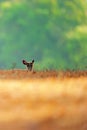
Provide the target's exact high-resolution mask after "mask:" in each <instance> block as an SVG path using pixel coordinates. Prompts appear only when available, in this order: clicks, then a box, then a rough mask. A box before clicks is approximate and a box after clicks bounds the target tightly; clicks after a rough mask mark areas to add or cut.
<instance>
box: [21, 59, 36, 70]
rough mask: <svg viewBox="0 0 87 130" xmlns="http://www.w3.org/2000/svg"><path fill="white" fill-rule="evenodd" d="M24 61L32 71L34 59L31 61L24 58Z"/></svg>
mask: <svg viewBox="0 0 87 130" xmlns="http://www.w3.org/2000/svg"><path fill="white" fill-rule="evenodd" d="M22 63H23V64H24V65H26V67H27V69H28V71H32V69H33V64H34V60H32V61H31V62H27V61H26V60H22Z"/></svg>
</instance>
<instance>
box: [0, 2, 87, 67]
mask: <svg viewBox="0 0 87 130" xmlns="http://www.w3.org/2000/svg"><path fill="white" fill-rule="evenodd" d="M22 59H26V60H28V61H29V60H32V59H35V69H66V68H70V69H73V68H77V67H79V68H80V69H86V68H85V67H86V66H87V1H86V0H78V1H76V0H0V68H1V69H9V68H10V67H11V65H12V64H13V63H16V64H17V68H24V66H23V65H22V62H21V61H22Z"/></svg>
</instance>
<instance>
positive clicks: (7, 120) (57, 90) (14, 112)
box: [0, 69, 87, 130]
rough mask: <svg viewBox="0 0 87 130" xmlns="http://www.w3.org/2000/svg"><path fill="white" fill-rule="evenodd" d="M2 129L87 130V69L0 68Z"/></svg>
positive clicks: (0, 127)
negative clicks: (30, 69)
mask: <svg viewBox="0 0 87 130" xmlns="http://www.w3.org/2000/svg"><path fill="white" fill-rule="evenodd" d="M0 130H87V71H79V70H78V71H70V70H67V71H54V70H53V71H49V70H46V71H33V72H27V70H17V69H15V70H0Z"/></svg>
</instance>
